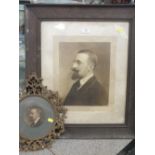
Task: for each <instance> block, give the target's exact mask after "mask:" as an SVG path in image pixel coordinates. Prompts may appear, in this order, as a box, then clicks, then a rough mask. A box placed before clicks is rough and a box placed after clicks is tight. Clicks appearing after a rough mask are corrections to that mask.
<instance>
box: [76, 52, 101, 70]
mask: <svg viewBox="0 0 155 155" xmlns="http://www.w3.org/2000/svg"><path fill="white" fill-rule="evenodd" d="M78 53H79V54H80V53H84V54H87V55H88V56H89V60H90V61H91V62H92V63H93V65H94V68H95V67H96V65H97V61H98V58H97V55H96V54H95V53H94V52H93V51H91V50H89V49H83V50H80V51H78Z"/></svg>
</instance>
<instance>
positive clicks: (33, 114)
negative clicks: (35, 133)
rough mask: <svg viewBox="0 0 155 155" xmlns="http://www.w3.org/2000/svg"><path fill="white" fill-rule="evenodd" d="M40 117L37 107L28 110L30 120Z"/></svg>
mask: <svg viewBox="0 0 155 155" xmlns="http://www.w3.org/2000/svg"><path fill="white" fill-rule="evenodd" d="M39 117H40V115H39V112H38V111H37V109H35V108H33V109H31V110H30V112H29V118H30V120H31V121H33V122H34V121H35V120H36V119H38V118H39Z"/></svg>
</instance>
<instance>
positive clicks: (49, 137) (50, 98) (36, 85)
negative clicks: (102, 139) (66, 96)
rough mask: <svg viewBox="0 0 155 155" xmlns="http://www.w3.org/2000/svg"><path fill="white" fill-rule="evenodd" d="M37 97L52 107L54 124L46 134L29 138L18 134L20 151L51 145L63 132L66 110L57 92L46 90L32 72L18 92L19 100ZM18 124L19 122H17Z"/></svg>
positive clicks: (34, 149) (40, 80) (39, 148)
mask: <svg viewBox="0 0 155 155" xmlns="http://www.w3.org/2000/svg"><path fill="white" fill-rule="evenodd" d="M30 97H39V98H42V99H45V100H46V101H47V102H48V103H49V104H50V105H51V106H52V107H54V108H53V109H54V113H55V114H56V115H55V118H54V126H53V127H52V128H51V130H50V132H48V133H47V134H46V136H43V137H39V138H36V139H30V138H26V137H23V136H22V135H21V134H20V140H19V149H20V151H36V150H41V149H44V148H49V147H51V144H52V142H53V141H54V140H55V139H56V138H58V137H59V136H60V135H61V134H62V133H63V132H64V118H65V112H66V110H65V109H64V108H63V106H62V102H61V99H60V98H59V96H58V92H53V91H51V90H48V89H47V87H46V86H43V85H42V79H41V78H38V77H37V75H36V73H32V74H31V75H29V76H28V79H27V80H26V84H25V88H24V89H23V91H22V92H21V93H20V100H19V104H21V101H23V100H24V99H25V98H27V99H28V98H30ZM19 126H20V124H19Z"/></svg>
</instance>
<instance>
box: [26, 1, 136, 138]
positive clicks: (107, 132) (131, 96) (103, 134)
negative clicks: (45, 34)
mask: <svg viewBox="0 0 155 155" xmlns="http://www.w3.org/2000/svg"><path fill="white" fill-rule="evenodd" d="M25 19H26V31H25V32H26V76H28V75H29V74H31V73H32V72H36V73H37V75H38V76H41V48H40V46H41V38H40V37H41V36H40V24H41V22H42V21H61V20H63V21H128V22H129V23H130V27H129V46H128V71H127V72H128V73H127V74H128V75H127V77H128V78H127V96H126V113H125V123H124V124H95V125H94V124H92V125H88V124H84V125H83V124H78V125H77V124H76V125H75V124H71V125H65V133H64V135H62V136H61V138H64V139H65V138H68V139H72V138H73V139H103V138H105V139H109V138H110V139H111V138H113V139H115V138H120V139H133V138H134V133H135V7H134V5H130V6H129V5H128V6H127V5H117V6H116V5H115V6H114V5H104V6H100V5H45V4H37V5H36V4H35V5H32V4H27V5H26V7H25Z"/></svg>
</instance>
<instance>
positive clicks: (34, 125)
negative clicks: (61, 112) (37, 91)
mask: <svg viewBox="0 0 155 155" xmlns="http://www.w3.org/2000/svg"><path fill="white" fill-rule="evenodd" d="M55 118H56V114H55V109H54V107H52V106H51V105H50V103H49V102H48V101H47V100H46V99H44V98H42V97H40V96H33V95H32V96H29V97H25V98H23V99H22V100H21V101H20V104H19V123H20V126H19V132H20V136H22V137H24V138H27V139H31V140H34V139H38V138H41V137H44V136H45V135H47V134H48V133H49V132H50V131H51V129H52V128H53V127H54V124H55ZM49 120H50V121H49ZM51 120H52V121H51Z"/></svg>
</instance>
